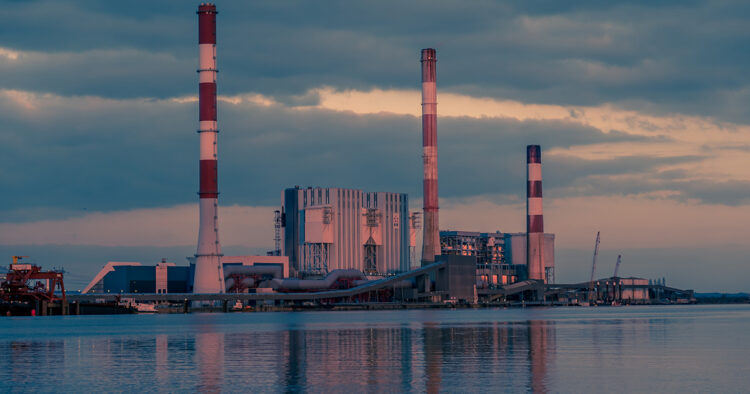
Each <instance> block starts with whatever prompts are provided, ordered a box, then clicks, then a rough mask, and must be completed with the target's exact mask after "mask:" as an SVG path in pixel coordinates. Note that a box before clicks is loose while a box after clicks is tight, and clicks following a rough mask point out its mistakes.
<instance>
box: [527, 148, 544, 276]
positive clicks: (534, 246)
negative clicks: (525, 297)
mask: <svg viewBox="0 0 750 394" xmlns="http://www.w3.org/2000/svg"><path fill="white" fill-rule="evenodd" d="M526 250H527V253H526V258H527V262H526V263H527V266H528V270H529V279H537V280H544V276H545V275H544V216H543V213H542V149H541V147H540V146H539V145H529V146H527V147H526Z"/></svg>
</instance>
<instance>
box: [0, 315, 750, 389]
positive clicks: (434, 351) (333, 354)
mask: <svg viewBox="0 0 750 394" xmlns="http://www.w3.org/2000/svg"><path fill="white" fill-rule="evenodd" d="M196 391H198V392H325V393H331V392H342V393H352V392H567V393H592V392H663V393H669V392H703V393H707V392H713V393H734V392H749V391H750V305H718V306H716V305H711V306H695V305H690V306H626V307H609V308H608V307H598V308H584V307H578V308H575V307H571V308H528V309H477V310H470V309H459V310H400V311H366V312H359V311H357V312H295V313H278V312H277V313H274V312H268V313H229V314H220V313H219V314H198V313H196V314H187V315H180V314H174V315H113V316H50V317H9V318H6V317H3V318H0V392H129V393H133V392H143V393H150V392H196Z"/></svg>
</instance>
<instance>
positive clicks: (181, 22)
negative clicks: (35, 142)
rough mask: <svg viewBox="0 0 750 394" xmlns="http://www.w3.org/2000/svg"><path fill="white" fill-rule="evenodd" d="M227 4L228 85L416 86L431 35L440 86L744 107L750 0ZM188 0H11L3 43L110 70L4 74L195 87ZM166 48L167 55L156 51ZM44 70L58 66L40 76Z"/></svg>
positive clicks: (103, 90)
mask: <svg viewBox="0 0 750 394" xmlns="http://www.w3.org/2000/svg"><path fill="white" fill-rule="evenodd" d="M218 7H219V12H220V13H219V22H220V24H219V31H218V39H219V68H220V69H221V72H222V74H221V77H222V85H221V86H220V90H221V91H222V92H224V93H227V94H233V93H238V92H245V91H257V92H261V93H264V94H272V95H281V96H288V95H294V94H300V93H303V92H305V91H307V90H308V89H309V88H311V87H316V86H320V85H323V84H325V85H331V86H335V87H338V88H369V87H374V86H378V87H398V88H413V87H415V86H417V85H418V50H419V48H422V47H426V46H435V47H437V48H438V59H439V66H438V74H439V84H440V86H441V88H442V89H443V90H446V91H455V92H463V93H470V94H476V95H481V96H496V97H505V98H512V99H518V100H521V101H527V102H540V103H557V104H582V105H583V104H586V105H593V104H598V103H601V102H619V103H627V104H628V105H629V106H632V107H635V108H647V109H648V110H650V111H655V112H659V111H676V112H691V113H698V114H706V115H714V116H718V117H720V118H724V119H727V120H735V121H736V120H743V119H744V120H747V119H749V117H748V115H747V113H746V111H745V108H747V107H748V104H750V94H748V91H749V89H750V76H748V74H747V73H746V72H745V70H747V69H748V66H750V52H748V51H747V48H748V46H749V45H750V29H748V28H747V18H746V15H750V4H748V3H747V2H743V1H722V2H709V1H669V2H648V1H642V2H600V1H595V2H591V1H578V2H536V1H535V2H525V1H515V2H491V1H482V2H472V3H469V4H467V3H466V2H434V1H426V0H425V1H410V2H388V1H370V2H351V1H338V2H327V3H326V5H325V6H321V5H320V4H319V3H317V2H301V1H285V2H279V1H255V2H222V3H220V4H219V5H218ZM194 8H195V4H188V3H185V2H178V1H173V2H158V3H154V2H138V3H132V2H98V1H89V2H57V1H56V2H17V3H9V4H5V5H4V7H3V10H2V11H0V12H2V15H3V20H4V21H6V26H5V27H6V28H4V29H2V31H0V46H4V47H8V48H11V49H17V50H38V51H45V52H60V51H62V52H75V53H80V54H81V57H82V60H81V62H83V64H84V65H83V69H84V70H86V72H91V71H92V70H97V69H100V70H98V71H97V72H99V73H104V74H105V75H110V76H112V81H111V82H109V83H105V86H104V87H102V86H101V85H100V84H93V83H90V84H88V86H80V87H79V86H77V85H76V83H75V81H76V79H77V78H76V77H77V76H80V73H81V69H80V68H76V67H75V65H70V64H62V65H61V67H60V68H55V67H56V65H55V64H47V65H43V66H38V67H31V68H29V69H28V70H26V71H24V70H11V71H12V72H11V73H10V74H7V73H6V75H10V76H11V78H8V79H7V81H6V82H4V85H5V84H7V85H8V86H11V85H12V87H14V88H17V89H23V90H37V91H44V90H45V89H50V90H53V91H56V92H60V93H63V94H72V93H75V94H84V93H85V91H87V90H89V91H90V93H95V94H102V95H107V96H111V97H134V96H150V97H167V96H169V95H182V94H186V93H190V92H192V91H193V90H194V89H193V87H192V86H191V83H189V82H190V81H192V80H193V79H194V74H192V72H193V71H194V68H195V52H196V51H195V41H196V40H195V38H196V31H195V30H196V26H195V25H196V23H195V14H194V11H193V10H194ZM124 49H128V50H136V51H140V52H143V53H146V54H147V55H145V58H144V60H142V61H140V62H139V61H138V60H133V61H129V62H128V61H125V63H128V66H127V67H122V68H118V67H112V64H111V63H108V62H107V61H105V60H102V59H97V58H96V53H97V52H96V50H124ZM129 54H133V55H135V53H134V52H130V53H126V54H125V55H124V56H128V55H129ZM160 56H169V57H170V58H171V59H172V60H171V61H166V62H159V61H158V59H159V58H160ZM151 58H156V59H157V61H154V60H153V59H151ZM87 60H90V62H87ZM132 63H140V64H132ZM0 67H2V68H1V69H2V70H3V71H4V72H6V71H7V70H8V69H7V67H5V66H0ZM45 67H46V68H45ZM160 68H170V71H163V70H159V69H160ZM178 68H179V69H178ZM110 70H111V71H110ZM47 72H48V73H52V74H54V75H57V76H58V77H59V79H60V80H61V81H59V82H57V83H52V82H51V81H48V78H42V79H41V81H40V82H35V81H36V80H37V79H38V78H36V77H38V76H40V75H42V76H43V75H44V74H45V73H47ZM13 81H17V82H13ZM134 85H136V86H135V87H134ZM8 86H5V87H8ZM138 86H140V87H138ZM149 87H150V89H149ZM644 103H648V105H645V104H644Z"/></svg>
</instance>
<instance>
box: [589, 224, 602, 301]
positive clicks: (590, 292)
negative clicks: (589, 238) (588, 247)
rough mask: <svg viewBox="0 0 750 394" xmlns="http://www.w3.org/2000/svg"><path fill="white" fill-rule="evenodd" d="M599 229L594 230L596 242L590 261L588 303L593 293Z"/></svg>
mask: <svg viewBox="0 0 750 394" xmlns="http://www.w3.org/2000/svg"><path fill="white" fill-rule="evenodd" d="M599 233H600V232H599V231H597V232H596V244H595V245H594V259H593V262H592V263H591V280H590V281H589V303H590V302H591V301H592V298H593V294H594V275H595V274H596V257H597V256H598V255H599Z"/></svg>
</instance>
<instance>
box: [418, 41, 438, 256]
mask: <svg viewBox="0 0 750 394" xmlns="http://www.w3.org/2000/svg"><path fill="white" fill-rule="evenodd" d="M436 61H437V60H436V57H435V49H433V48H426V49H422V60H421V62H422V150H423V156H422V158H423V160H424V230H423V233H422V235H423V240H422V265H423V266H424V265H426V264H431V263H433V262H435V256H436V255H439V254H440V225H439V221H438V165H437V85H436V72H435V63H436Z"/></svg>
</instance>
